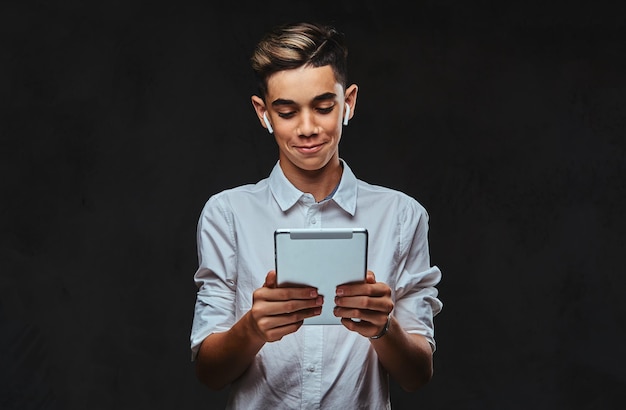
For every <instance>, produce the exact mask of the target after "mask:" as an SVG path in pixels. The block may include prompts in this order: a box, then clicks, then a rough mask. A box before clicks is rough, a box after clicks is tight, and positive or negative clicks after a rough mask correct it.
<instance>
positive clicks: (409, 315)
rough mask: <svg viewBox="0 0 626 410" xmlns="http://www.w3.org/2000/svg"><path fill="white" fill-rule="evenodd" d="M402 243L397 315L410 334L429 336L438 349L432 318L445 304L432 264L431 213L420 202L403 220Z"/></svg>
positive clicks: (400, 245)
mask: <svg viewBox="0 0 626 410" xmlns="http://www.w3.org/2000/svg"><path fill="white" fill-rule="evenodd" d="M399 223H400V226H401V228H400V232H401V235H400V241H399V243H398V250H397V253H396V257H397V258H398V266H399V268H400V271H399V275H398V279H397V282H396V286H395V295H396V301H395V307H394V316H395V317H396V319H397V320H398V321H399V322H400V324H401V325H402V327H403V328H404V329H405V330H406V331H407V332H409V333H416V334H420V335H423V336H424V337H426V339H427V340H428V342H429V343H430V344H431V346H432V348H433V351H434V350H435V349H436V344H435V328H434V321H433V318H434V317H435V316H436V315H437V314H438V313H439V312H440V311H441V309H442V307H443V303H442V302H441V300H439V298H438V293H439V292H438V290H437V287H436V286H437V285H438V284H439V282H440V281H441V271H440V269H439V268H438V267H437V266H431V265H430V254H429V247H428V214H427V212H426V210H425V209H424V208H423V207H422V206H421V205H419V204H418V203H412V204H411V206H409V207H407V208H406V213H405V214H404V215H402V214H401V218H400V222H399Z"/></svg>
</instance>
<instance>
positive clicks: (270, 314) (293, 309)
mask: <svg viewBox="0 0 626 410" xmlns="http://www.w3.org/2000/svg"><path fill="white" fill-rule="evenodd" d="M252 299H253V301H252V308H251V309H250V310H249V311H248V312H247V313H246V314H244V315H243V316H242V317H241V319H239V321H237V322H236V323H235V324H234V325H233V326H232V327H231V328H230V329H229V330H227V331H225V332H221V333H213V334H211V335H209V336H207V337H206V338H205V339H204V341H203V342H202V344H201V346H200V349H199V351H198V356H197V358H196V374H197V377H198V379H199V380H200V381H201V382H202V383H204V384H205V385H207V386H208V387H209V388H211V389H222V388H223V387H225V386H226V385H228V384H230V383H231V382H233V381H234V380H236V379H237V378H238V377H239V376H241V374H243V373H244V372H245V371H246V369H247V368H248V366H250V364H251V363H252V361H253V360H254V358H255V356H256V354H257V353H258V352H259V350H261V348H262V347H263V345H264V344H265V343H266V342H274V341H277V340H280V339H282V338H283V336H285V335H287V334H289V333H293V332H295V331H297V330H298V329H300V327H301V326H302V322H303V320H304V319H305V318H307V317H311V316H316V315H319V314H320V312H321V305H322V302H323V300H322V297H321V296H319V295H318V294H317V291H316V290H315V289H314V288H309V287H304V288H277V287H276V272H274V271H270V272H269V273H268V274H267V276H266V278H265V283H264V284H263V286H262V287H261V288H259V289H257V290H255V291H254V293H253V296H252Z"/></svg>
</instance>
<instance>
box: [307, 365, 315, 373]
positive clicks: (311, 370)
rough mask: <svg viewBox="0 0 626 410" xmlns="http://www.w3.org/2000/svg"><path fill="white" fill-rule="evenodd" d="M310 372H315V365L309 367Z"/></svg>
mask: <svg viewBox="0 0 626 410" xmlns="http://www.w3.org/2000/svg"><path fill="white" fill-rule="evenodd" d="M307 370H308V371H309V372H310V373H313V372H314V371H315V367H314V366H311V367H309V368H308V369H307Z"/></svg>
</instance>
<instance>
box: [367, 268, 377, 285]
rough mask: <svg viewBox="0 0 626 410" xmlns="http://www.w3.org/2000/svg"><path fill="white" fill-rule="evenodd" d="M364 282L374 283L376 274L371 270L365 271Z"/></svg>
mask: <svg viewBox="0 0 626 410" xmlns="http://www.w3.org/2000/svg"><path fill="white" fill-rule="evenodd" d="M365 283H376V275H374V272H372V271H371V270H368V271H367V275H366V276H365Z"/></svg>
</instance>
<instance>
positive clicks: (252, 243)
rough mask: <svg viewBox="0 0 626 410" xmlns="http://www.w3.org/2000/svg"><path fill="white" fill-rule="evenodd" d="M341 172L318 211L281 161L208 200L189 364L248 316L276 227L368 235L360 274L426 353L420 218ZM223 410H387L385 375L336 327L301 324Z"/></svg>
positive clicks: (428, 289)
mask: <svg viewBox="0 0 626 410" xmlns="http://www.w3.org/2000/svg"><path fill="white" fill-rule="evenodd" d="M342 165H343V168H344V169H343V175H342V177H341V181H340V183H339V186H338V188H337V190H336V192H335V194H334V195H333V196H332V198H330V199H326V200H324V201H321V202H319V203H318V202H316V201H315V199H314V198H313V196H312V195H311V194H308V193H303V192H301V191H299V190H298V189H297V188H295V187H294V186H293V185H292V184H291V183H290V182H289V181H288V180H287V178H286V177H285V175H284V174H283V172H282V170H281V168H280V166H279V163H277V164H276V165H275V166H274V169H273V170H272V172H271V174H270V176H269V177H268V178H266V179H263V180H261V181H259V182H258V183H256V184H250V185H244V186H240V187H237V188H233V189H229V190H225V191H223V192H220V193H218V194H216V195H213V196H212V197H211V198H209V200H208V201H207V203H206V205H205V207H204V209H203V210H202V213H201V216H200V219H199V222H198V232H197V234H198V235H197V244H198V259H199V267H198V270H197V271H196V273H195V276H194V279H195V282H196V285H197V286H198V289H199V291H198V295H197V300H196V306H195V314H194V319H193V326H192V331H191V352H192V360H195V357H196V355H197V352H198V348H199V345H200V344H201V343H202V341H203V340H204V338H205V337H207V336H208V335H210V334H211V333H213V332H223V331H226V330H228V329H229V328H230V327H231V326H232V325H233V324H234V323H235V322H236V321H237V320H239V318H241V317H242V316H243V315H244V314H245V313H246V312H247V311H248V310H249V309H250V308H251V306H252V293H253V291H254V290H255V289H257V288H259V287H261V286H262V285H263V282H264V279H265V276H266V275H267V272H268V271H270V270H272V269H274V242H273V235H274V230H276V229H278V228H324V227H364V228H367V230H368V232H369V245H368V256H367V258H368V269H369V270H371V271H373V272H374V274H375V275H376V280H377V281H379V282H385V283H387V284H388V285H389V286H390V287H391V290H392V297H393V299H394V304H395V307H394V311H393V312H392V314H393V315H394V316H395V317H396V319H397V320H398V321H399V323H400V324H401V325H402V327H403V328H404V329H405V330H406V331H408V332H410V333H418V334H421V335H424V336H425V337H426V339H427V340H428V341H429V342H430V343H431V345H432V347H433V350H434V348H435V340H434V327H433V317H434V316H435V315H436V314H437V313H439V311H440V310H441V308H442V303H441V301H440V300H439V299H438V298H437V294H438V292H437V289H436V287H435V286H436V285H437V284H438V283H439V281H440V279H441V272H440V271H439V269H438V268H437V267H436V266H431V265H430V256H429V250H428V238H427V236H428V214H427V212H426V210H425V209H424V208H423V207H422V206H421V205H420V204H419V203H418V202H417V201H416V200H415V199H413V198H411V197H409V196H408V195H406V194H404V193H401V192H399V191H395V190H392V189H389V188H384V187H380V186H374V185H370V184H367V183H365V182H363V181H361V180H358V179H357V178H356V177H355V176H354V174H353V173H352V171H351V169H350V168H349V167H348V165H347V164H346V163H345V162H343V161H342ZM228 408H232V409H273V410H277V409H384V408H390V400H389V382H388V375H387V373H386V371H385V370H384V369H383V368H382V366H381V365H380V364H379V362H378V359H377V356H376V352H375V350H374V348H373V347H372V346H371V344H370V341H369V340H368V339H367V338H365V337H363V336H361V335H359V334H357V333H356V332H351V331H349V330H347V329H346V328H344V327H343V326H341V325H305V326H302V328H300V330H298V331H297V332H295V333H292V334H289V335H287V336H285V337H283V339H282V340H280V341H277V342H273V343H266V344H265V345H264V346H263V348H262V349H261V350H260V351H259V353H258V354H257V356H256V358H255V360H254V362H253V363H252V365H251V366H250V367H249V368H248V369H247V371H246V372H245V373H244V374H243V375H242V376H241V377H240V378H239V379H237V380H236V381H235V382H234V383H233V384H232V386H231V389H230V398H229V404H228Z"/></svg>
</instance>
